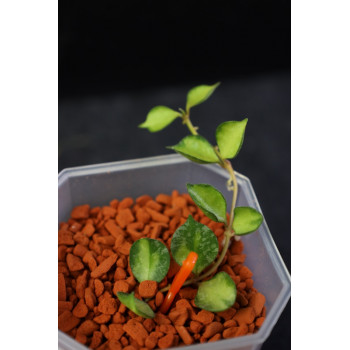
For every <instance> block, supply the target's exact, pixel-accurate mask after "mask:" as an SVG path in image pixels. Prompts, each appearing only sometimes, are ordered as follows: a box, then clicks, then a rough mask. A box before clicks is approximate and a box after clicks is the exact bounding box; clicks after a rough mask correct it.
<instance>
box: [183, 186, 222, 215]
mask: <svg viewBox="0 0 350 350" xmlns="http://www.w3.org/2000/svg"><path fill="white" fill-rule="evenodd" d="M187 190H188V193H189V195H190V196H191V198H192V199H193V200H194V202H195V203H196V204H197V205H198V206H199V208H200V209H201V210H202V211H203V213H204V214H205V215H206V216H207V217H208V218H209V219H211V220H214V221H216V222H226V207H227V205H226V200H225V197H224V196H223V195H222V193H221V192H220V191H218V190H217V189H216V188H215V187H213V186H211V185H207V184H198V185H191V184H187Z"/></svg>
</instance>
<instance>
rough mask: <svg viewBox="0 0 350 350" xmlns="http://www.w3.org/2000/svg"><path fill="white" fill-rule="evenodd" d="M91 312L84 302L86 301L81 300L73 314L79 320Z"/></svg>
mask: <svg viewBox="0 0 350 350" xmlns="http://www.w3.org/2000/svg"><path fill="white" fill-rule="evenodd" d="M88 312H89V309H88V308H87V306H86V304H85V302H84V299H80V300H79V302H78V304H77V305H75V307H74V309H73V311H72V313H73V315H74V316H75V317H78V318H83V317H85V316H86V315H87V314H88Z"/></svg>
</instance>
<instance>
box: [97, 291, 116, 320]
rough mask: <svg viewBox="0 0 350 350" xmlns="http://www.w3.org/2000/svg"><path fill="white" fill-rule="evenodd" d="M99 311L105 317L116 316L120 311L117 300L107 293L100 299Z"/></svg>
mask: <svg viewBox="0 0 350 350" xmlns="http://www.w3.org/2000/svg"><path fill="white" fill-rule="evenodd" d="M99 300H100V303H99V304H98V308H97V309H98V311H99V312H101V313H103V314H105V315H114V314H115V313H116V311H117V309H118V304H117V300H116V299H115V298H112V296H111V295H110V294H109V293H108V292H105V293H104V294H103V295H102V296H101V298H100V299H99Z"/></svg>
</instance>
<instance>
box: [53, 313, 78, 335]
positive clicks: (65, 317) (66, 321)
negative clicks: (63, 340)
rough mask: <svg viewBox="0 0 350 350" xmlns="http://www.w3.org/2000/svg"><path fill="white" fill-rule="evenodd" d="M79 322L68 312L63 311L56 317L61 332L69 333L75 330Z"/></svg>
mask: <svg viewBox="0 0 350 350" xmlns="http://www.w3.org/2000/svg"><path fill="white" fill-rule="evenodd" d="M79 322H80V319H79V318H78V317H75V316H74V315H73V314H72V313H71V312H70V311H69V310H66V311H63V312H62V313H61V314H60V315H59V316H58V328H59V329H60V330H61V331H62V332H69V331H70V330H72V329H73V328H75V327H76V326H77V325H78V324H79Z"/></svg>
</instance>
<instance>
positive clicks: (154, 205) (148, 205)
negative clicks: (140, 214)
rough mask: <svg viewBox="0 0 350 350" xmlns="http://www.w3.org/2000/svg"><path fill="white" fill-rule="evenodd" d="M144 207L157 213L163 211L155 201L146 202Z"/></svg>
mask: <svg viewBox="0 0 350 350" xmlns="http://www.w3.org/2000/svg"><path fill="white" fill-rule="evenodd" d="M145 207H146V208H150V209H153V210H155V211H158V212H160V211H162V209H163V206H162V205H161V204H159V203H157V202H156V201H154V200H153V199H152V200H150V201H148V202H147V203H146V205H145Z"/></svg>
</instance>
